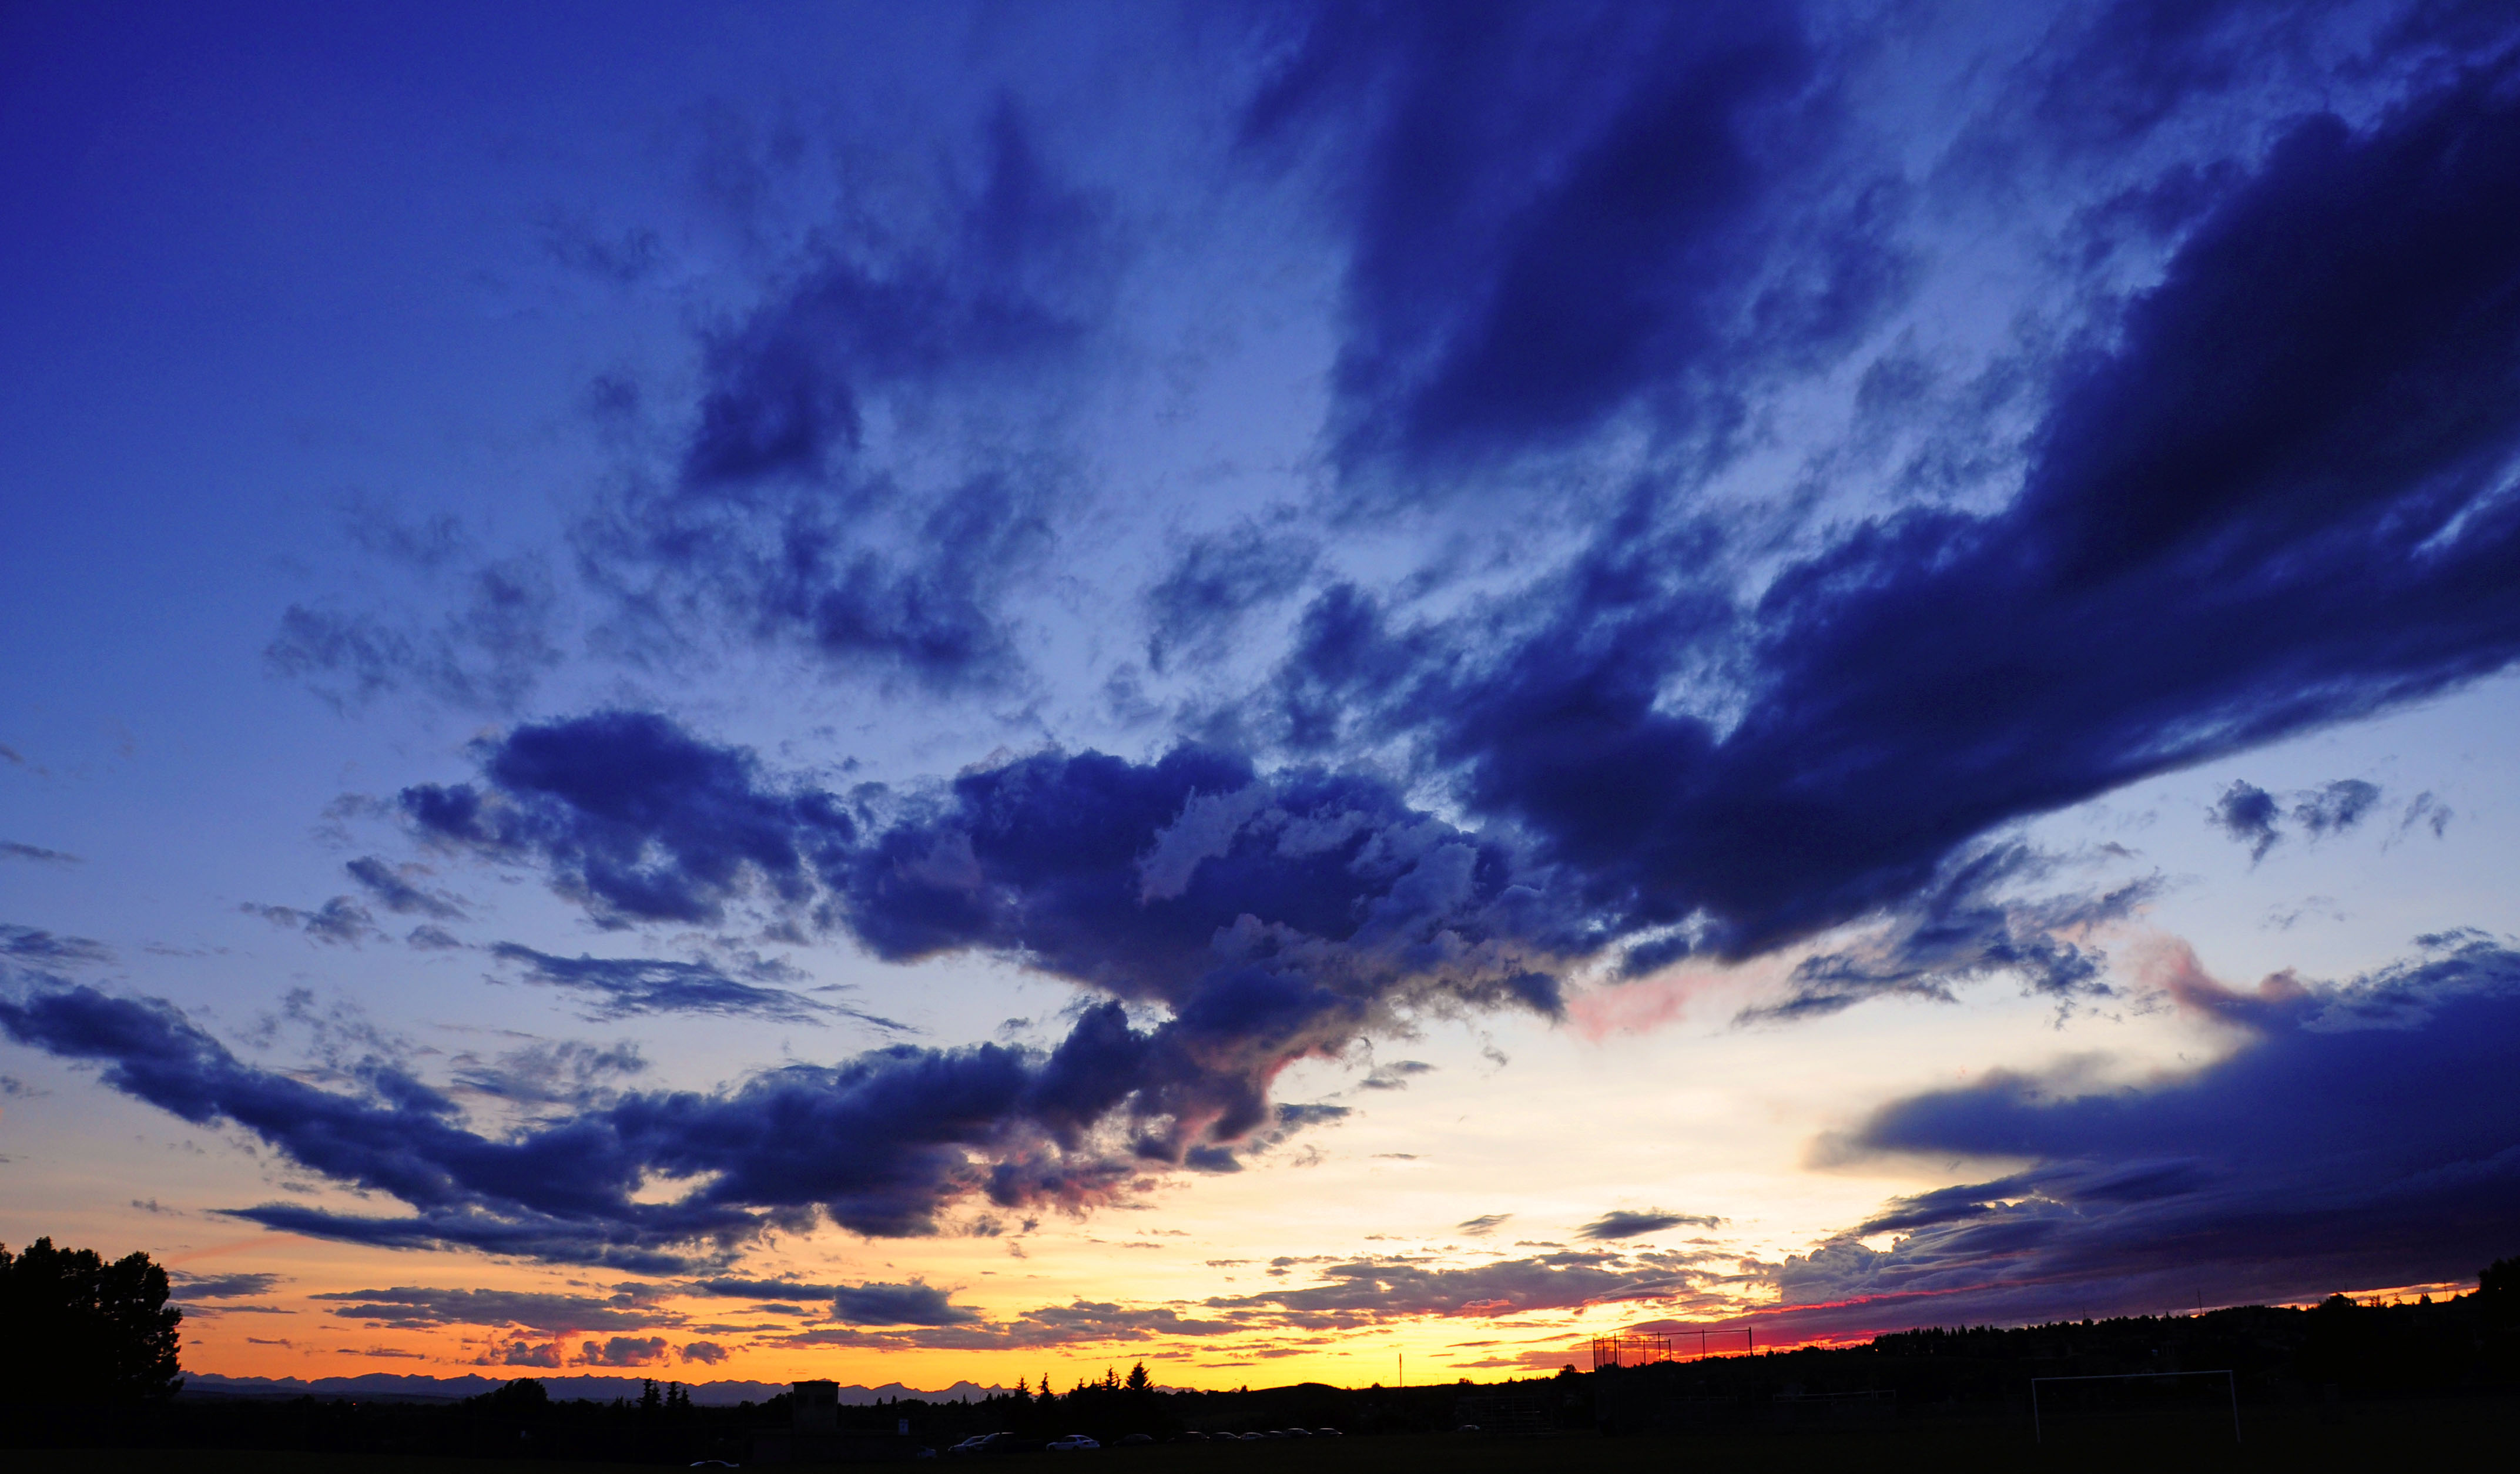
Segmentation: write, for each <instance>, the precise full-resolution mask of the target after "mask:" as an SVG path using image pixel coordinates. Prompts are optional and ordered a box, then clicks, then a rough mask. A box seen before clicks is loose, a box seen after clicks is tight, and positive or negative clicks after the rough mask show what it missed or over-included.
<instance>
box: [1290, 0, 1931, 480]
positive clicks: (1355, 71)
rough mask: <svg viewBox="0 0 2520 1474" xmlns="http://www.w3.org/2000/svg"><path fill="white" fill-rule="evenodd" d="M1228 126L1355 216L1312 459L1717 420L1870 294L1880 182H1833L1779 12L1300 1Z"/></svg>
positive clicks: (1431, 474) (1881, 286)
mask: <svg viewBox="0 0 2520 1474" xmlns="http://www.w3.org/2000/svg"><path fill="white" fill-rule="evenodd" d="M1301 14H1302V15H1303V16H1304V18H1305V19H1304V20H1303V22H1301V23H1300V26H1299V33H1298V34H1297V35H1296V36H1295V37H1294V38H1293V39H1292V41H1291V42H1290V44H1288V45H1286V46H1285V48H1284V60H1283V63H1282V64H1281V65H1280V67H1278V69H1277V70H1276V71H1275V72H1274V73H1273V74H1271V75H1270V76H1269V77H1268V78H1267V79H1266V81H1265V82H1264V83H1263V85H1262V86H1261V87H1260V89H1259V90H1258V92H1257V94H1256V95H1255V97H1254V98H1253V100H1252V103H1251V105H1250V108H1249V111H1248V113H1247V115H1246V120H1245V135H1246V141H1247V143H1248V144H1250V145H1251V146H1253V147H1256V148H1260V149H1263V150H1266V151H1269V152H1272V153H1280V152H1289V151H1300V152H1304V153H1314V152H1318V154H1320V155H1321V156H1325V157H1327V158H1328V159H1329V160H1332V162H1329V163H1327V164H1325V165H1323V167H1325V168H1327V169H1328V170H1329V172H1330V173H1331V175H1332V177H1333V181H1334V187H1333V190H1332V198H1333V199H1335V200H1337V201H1340V206H1339V207H1340V208H1341V209H1342V210H1343V211H1344V212H1345V213H1344V216H1343V218H1342V221H1341V223H1342V224H1343V225H1344V226H1345V228H1346V229H1347V230H1348V231H1350V232H1351V233H1352V238H1353V244H1352V246H1351V247H1350V251H1349V259H1348V267H1347V278H1346V290H1345V309H1346V310H1345V317H1346V325H1345V326H1346V337H1345V340H1344V342H1343V343H1342V345H1341V348H1340V352H1339V358H1338V362H1337V366H1336V370H1335V376H1334V385H1335V392H1336V395H1337V406H1336V409H1335V412H1334V419H1333V431H1332V432H1333V434H1334V436H1335V438H1336V441H1337V456H1338V458H1339V461H1340V462H1341V464H1342V465H1343V467H1344V468H1345V469H1347V470H1348V472H1349V473H1350V475H1351V476H1352V477H1353V476H1356V475H1358V474H1360V473H1364V472H1368V471H1372V470H1376V469H1393V470H1397V471H1399V472H1400V473H1401V474H1402V475H1403V476H1404V477H1405V478H1407V479H1408V480H1409V481H1410V482H1412V483H1414V484H1413V489H1419V490H1423V489H1428V488H1429V487H1431V486H1443V485H1446V484H1447V483H1448V478H1449V476H1450V475H1451V474H1452V473H1456V472H1459V471H1460V470H1463V469H1468V468H1470V467H1474V466H1476V465H1479V464H1481V463H1489V462H1500V461H1510V460H1513V459H1516V458H1519V457H1522V456H1526V455H1529V454H1532V453H1534V452H1546V451H1549V450H1553V449H1557V448H1562V447H1565V446H1567V445H1569V444H1571V443H1573V442H1575V441H1577V440H1578V439H1579V438H1581V437H1583V436H1585V435H1587V434H1588V433H1590V432H1592V431H1594V430H1597V429H1598V428H1600V427H1601V426H1602V425H1603V424H1605V423H1607V422H1609V421H1610V420H1611V419H1612V417H1614V416H1616V415H1618V414H1619V413H1620V412H1621V411H1623V410H1627V409H1630V408H1637V409H1641V410H1643V411H1644V412H1645V420H1646V424H1647V425H1648V427H1649V432H1650V433H1651V434H1652V435H1653V436H1655V437H1656V438H1658V439H1662V440H1666V441H1679V442H1688V443H1695V444H1699V445H1701V446H1703V445H1707V444H1710V443H1714V442H1720V441H1722V440H1724V439H1726V438H1727V437H1729V436H1730V435H1731V434H1732V433H1733V431H1734V430H1736V429H1737V428H1738V425H1739V424H1740V422H1741V421H1742V420H1743V418H1744V417H1745V415H1746V413H1747V405H1748V404H1749V402H1750V399H1751V396H1752V394H1753V392H1754V391H1755V390H1757V389H1758V388H1759V387H1761V386H1762V385H1763V383H1764V382H1765V381H1766V380H1769V379H1771V378H1772V377H1773V376H1774V374H1775V373H1776V372H1777V371H1778V370H1780V369H1783V368H1786V367H1788V366H1792V367H1808V366H1810V365H1812V364H1814V363H1816V362H1825V361H1826V360H1827V359H1828V358H1829V357H1831V356H1832V355H1834V354H1835V353H1837V352H1840V351H1843V350H1844V349H1845V348H1847V347H1850V346H1852V344H1853V341H1854V339H1855V337H1856V336H1857V335H1858V334H1859V333H1860V331H1861V330H1862V329H1864V328H1865V327H1867V326H1868V325H1869V324H1870V323H1871V322H1872V321H1873V320H1874V319H1875V317H1876V315H1877V313H1878V312H1879V310H1880V309H1881V307H1882V306H1883V305H1884V304H1885V303H1886V302H1888V301H1890V300H1893V299H1895V296H1896V294H1897V291H1898V289H1899V285H1900V283H1901V280H1902V272H1901V269H1900V257H1899V253H1898V251H1897V249H1896V248H1895V247H1894V246H1892V245H1891V244H1890V241H1889V230H1888V219H1889V218H1890V217H1893V216H1895V214H1896V212H1897V200H1898V193H1899V192H1898V191H1897V189H1896V187H1895V186H1894V185H1892V184H1890V183H1889V182H1887V180H1886V178H1884V179H1882V180H1881V181H1880V182H1874V181H1871V180H1867V179H1864V178H1862V177H1850V176H1852V175H1853V171H1850V170H1847V169H1845V168H1844V167H1843V164H1842V161H1841V159H1840V158H1839V157H1838V146H1839V144H1840V143H1841V137H1840V133H1841V126H1842V121H1843V120H1842V118H1841V116H1840V114H1839V111H1838V109H1837V108H1836V106H1835V100H1834V97H1833V83H1832V82H1831V81H1830V73H1829V72H1828V70H1827V68H1826V67H1825V66H1824V59H1823V45H1822V43H1821V42H1819V41H1817V40H1816V39H1815V38H1814V37H1813V36H1812V35H1811V34H1810V33H1809V32H1808V31H1807V29H1806V27H1805V26H1804V24H1803V22H1802V20H1801V18H1800V17H1799V16H1798V15H1796V14H1795V13H1794V11H1793V10H1792V9H1791V8H1789V7H1783V6H1773V5H1768V6H1756V5H1738V6H1712V7H1709V6H1699V7H1693V8H1690V9H1689V10H1688V11H1686V12H1681V11H1666V10H1661V9H1655V8H1643V9H1630V8H1617V7H1613V8H1608V9H1601V8H1597V7H1577V6H1564V5H1559V6H1539V7H1534V6H1505V5H1478V6H1445V7H1412V6H1397V7H1362V6H1322V7H1319V8H1317V9H1314V10H1310V11H1307V12H1303V13H1301Z"/></svg>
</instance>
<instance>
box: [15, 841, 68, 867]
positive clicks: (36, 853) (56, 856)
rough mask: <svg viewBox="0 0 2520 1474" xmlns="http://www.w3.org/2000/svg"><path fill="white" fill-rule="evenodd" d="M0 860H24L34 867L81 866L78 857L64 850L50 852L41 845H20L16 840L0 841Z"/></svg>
mask: <svg viewBox="0 0 2520 1474" xmlns="http://www.w3.org/2000/svg"><path fill="white" fill-rule="evenodd" d="M0 859H4V860H23V861H26V862H27V863H29V864H32V865H66V866H67V865H79V864H82V863H83V862H82V861H81V860H80V859H79V857H78V856H76V855H72V854H69V853H67V851H63V850H48V849H46V848H44V847H43V846H42V845H40V844H20V843H19V842H18V841H17V840H14V839H0Z"/></svg>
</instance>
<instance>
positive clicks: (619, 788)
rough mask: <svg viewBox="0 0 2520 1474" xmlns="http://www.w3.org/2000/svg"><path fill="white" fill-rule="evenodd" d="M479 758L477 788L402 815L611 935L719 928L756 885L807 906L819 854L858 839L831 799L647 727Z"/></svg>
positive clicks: (603, 716) (442, 795)
mask: <svg viewBox="0 0 2520 1474" xmlns="http://www.w3.org/2000/svg"><path fill="white" fill-rule="evenodd" d="M481 752H482V756H483V757H484V759H485V764H486V766H485V773H484V777H485V779H486V780H487V782H485V783H484V784H483V785H482V786H480V787H475V786H473V785H472V784H458V785H455V786H451V787H448V786H440V785H437V784H423V785H421V786H418V787H413V788H406V789H404V790H403V792H402V795H401V800H400V802H401V807H402V810H403V812H404V814H405V815H407V816H408V817H409V818H410V820H411V821H412V823H413V824H414V825H415V826H418V828H419V829H420V831H421V832H422V833H423V834H424V835H426V836H428V837H430V838H432V839H435V840H438V841H440V842H444V843H451V844H460V845H464V846H467V847H470V848H472V849H473V850H476V851H478V852H481V853H485V854H488V855H492V856H495V857H497V858H500V859H505V860H515V861H524V860H532V861H535V862H538V863H540V864H541V865H543V866H544V867H546V868H547V869H548V870H549V871H550V872H551V874H552V876H553V879H554V881H555V883H556V884H557V886H558V887H559V889H560V890H561V891H562V894H564V895H567V896H569V897H571V898H573V899H575V900H578V901H580V902H581V903H582V904H584V905H585V906H586V907H587V908H588V910H589V911H590V913H591V914H592V915H593V916H595V918H596V919H597V920H598V921H600V922H603V923H606V924H607V925H624V924H627V923H629V922H632V921H703V922H704V921H714V920H716V919H717V918H718V917H719V916H721V915H722V914H723V911H724V907H725V903H726V901H727V900H728V899H729V898H730V897H731V896H733V895H734V894H736V893H737V892H738V891H740V890H742V889H743V888H745V887H746V886H748V885H751V884H755V883H758V884H760V885H761V886H763V887H765V888H766V889H768V890H769V891H771V892H772V893H774V894H775V895H777V896H780V897H782V898H785V899H788V900H796V899H800V898H802V897H803V896H804V894H805V893H806V890H807V888H808V882H809V875H810V871H809V869H808V862H809V856H810V854H811V853H812V851H813V849H814V848H815V847H816V846H819V845H823V844H836V843H846V842H847V841H848V840H850V839H852V838H853V837H854V836H855V835H856V833H857V823H856V821H855V820H853V819H852V818H851V817H850V815H849V813H848V811H847V809H846V808H845V807H844V806H843V805H841V804H840V803H838V802H837V801H835V800H834V799H832V797H831V796H830V795H828V794H823V793H819V792H812V791H798V792H781V791H775V790H773V789H771V788H769V787H768V786H767V785H766V783H764V782H762V781H761V778H760V774H759V769H758V765H757V764H756V763H755V762H754V761H753V759H752V757H751V756H750V754H748V753H744V752H741V751H736V750H733V749H728V748H721V747H713V746H709V745H707V744H705V743H701V742H697V741H695V740H693V739H692V738H691V737H688V736H686V735H685V734H684V733H683V732H682V731H681V730H680V729H679V728H677V727H675V726H674V725H673V724H672V723H670V722H668V721H666V720H665V719H663V718H662V717H657V716H653V715H650V714H647V713H642V712H625V711H607V712H599V713H596V714H595V715H592V716H587V717H580V718H576V719H574V720H571V721H566V722H557V723H551V724H547V725H541V726H532V727H525V728H521V729H519V730H518V731H517V732H516V733H514V734H513V735H511V736H510V737H507V738H506V739H505V740H502V741H499V742H496V743H491V744H487V745H485V746H484V747H483V748H482V749H481Z"/></svg>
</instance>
